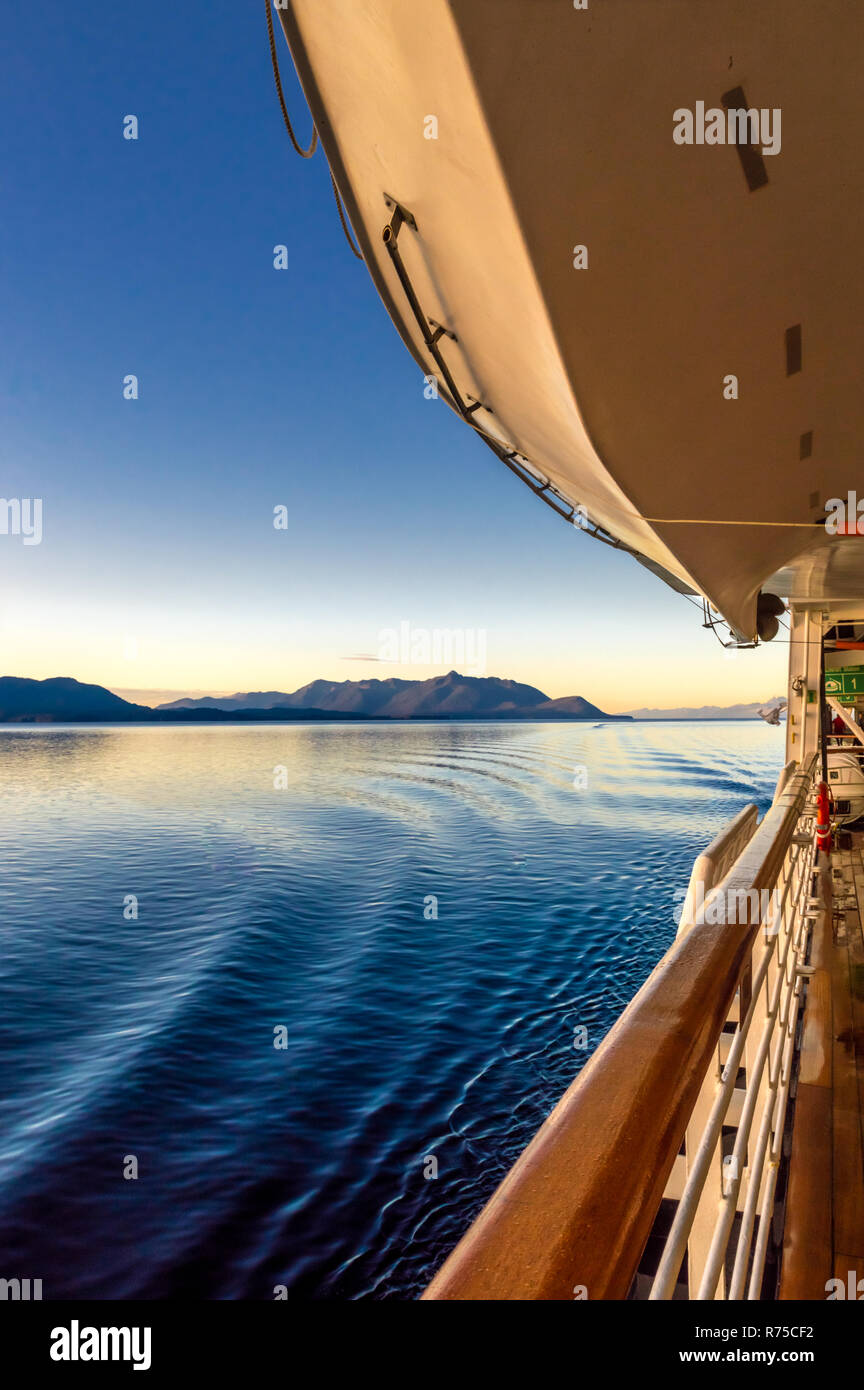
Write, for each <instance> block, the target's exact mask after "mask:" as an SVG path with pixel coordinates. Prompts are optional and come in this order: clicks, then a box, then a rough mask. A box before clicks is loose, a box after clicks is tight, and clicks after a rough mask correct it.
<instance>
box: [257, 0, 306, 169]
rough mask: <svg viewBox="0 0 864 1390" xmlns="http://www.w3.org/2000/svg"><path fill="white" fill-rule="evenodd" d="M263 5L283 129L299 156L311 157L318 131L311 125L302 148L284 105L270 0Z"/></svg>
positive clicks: (303, 157) (302, 157) (265, 0)
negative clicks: (283, 123) (308, 141)
mask: <svg viewBox="0 0 864 1390" xmlns="http://www.w3.org/2000/svg"><path fill="white" fill-rule="evenodd" d="M264 5H265V7H266V10H267V35H268V37H269V39H270V60H271V62H272V63H273V76H274V77H275V79H276V95H277V96H278V98H279V105H280V106H281V107H282V119H283V120H284V122H285V129H286V130H287V131H288V134H289V135H290V136H291V144H292V145H293V146H294V148H295V150H296V151H297V153H298V154H299V156H300V158H301V159H311V158H312V156H313V154H314V153H315V151H316V149H317V148H318V131H317V130H316V129H315V127H314V125H313V127H312V140H311V143H310V145H309V148H308V150H304V149H303V146H302V145H301V144H300V143H299V141H298V139H297V136H296V135H295V134H294V128H293V126H292V125H291V117H290V116H289V115H288V107H287V106H286V105H285V93H284V92H283V91H282V78H281V76H280V75H279V59H278V57H277V54H276V36H275V35H274V33H273V15H272V13H271V10H270V0H264Z"/></svg>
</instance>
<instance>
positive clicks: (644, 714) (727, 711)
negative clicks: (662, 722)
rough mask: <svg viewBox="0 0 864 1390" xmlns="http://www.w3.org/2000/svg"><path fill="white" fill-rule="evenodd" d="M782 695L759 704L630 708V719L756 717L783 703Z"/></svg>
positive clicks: (773, 696) (774, 696)
mask: <svg viewBox="0 0 864 1390" xmlns="http://www.w3.org/2000/svg"><path fill="white" fill-rule="evenodd" d="M785 700H786V697H785V696H784V695H772V696H771V699H770V700H764V701H763V702H762V703H761V704H760V703H759V701H758V700H756V701H754V702H752V703H751V704H749V705H700V706H699V707H698V708H690V707H687V706H682V707H681V708H680V709H631V710H628V711H627V712H628V714H629V715H630V718H631V719H758V717H759V711H760V709H764V710H769V709H774V708H775V706H777V705H782V704H785Z"/></svg>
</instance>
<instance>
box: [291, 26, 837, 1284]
mask: <svg viewBox="0 0 864 1390" xmlns="http://www.w3.org/2000/svg"><path fill="white" fill-rule="evenodd" d="M274 13H275V14H277V15H278V17H279V18H280V19H281V22H282V28H283V30H284V34H285V37H286V38H287V41H288V44H289V46H290V50H291V54H292V56H293V59H294V63H295V66H296V70H297V73H298V75H299V78H300V81H301V84H302V87H303V91H304V93H305V96H306V99H307V101H308V104H309V108H310V110H311V112H312V117H313V120H314V126H315V130H316V132H317V135H318V137H319V139H320V142H321V145H322V146H323V149H324V152H325V154H326V157H327V159H328V161H329V163H330V168H331V172H332V175H333V179H334V183H335V185H336V187H337V189H338V196H339V198H340V201H341V205H342V208H343V209H344V215H345V216H346V218H347V222H349V223H350V228H351V229H353V234H354V236H355V237H356V240H357V245H358V247H359V252H360V254H361V255H362V258H363V260H364V261H365V263H366V266H367V268H368V270H369V273H370V275H371V277H372V280H373V283H374V285H375V288H376V289H377V291H378V293H379V295H380V297H381V299H382V300H383V302H384V304H385V306H386V308H387V310H388V312H389V313H390V316H391V318H392V319H393V322H394V324H395V325H396V327H397V329H398V331H399V333H400V334H401V336H402V339H403V342H404V344H405V346H406V347H407V348H408V350H409V351H410V352H411V354H412V356H413V357H414V359H415V361H416V362H417V364H418V367H419V369H420V371H421V372H422V373H423V375H424V376H426V377H427V378H428V379H429V381H430V382H431V381H433V380H434V382H435V386H436V389H437V390H438V391H439V392H440V395H441V397H442V398H443V399H444V400H445V401H446V402H447V403H448V404H449V405H450V406H451V407H452V409H453V410H454V411H456V413H457V414H458V415H459V416H460V417H461V418H462V419H463V420H464V421H465V422H466V424H467V425H468V426H469V427H470V428H471V429H472V430H474V431H475V432H476V433H477V434H478V435H479V436H480V438H481V439H482V440H483V441H484V443H485V444H486V445H488V446H489V447H491V448H492V449H493V450H494V452H495V453H496V454H497V455H498V457H499V458H500V459H501V461H502V463H503V464H504V465H506V467H507V468H509V469H510V470H511V472H513V473H515V474H516V475H517V477H519V478H521V479H522V480H523V482H524V483H526V484H527V485H528V487H529V488H530V489H531V490H532V491H533V492H534V493H535V494H536V495H537V496H538V497H539V498H541V499H542V500H543V501H544V502H546V503H547V504H548V505H550V506H551V507H553V508H554V509H555V510H557V511H558V512H559V513H560V514H561V516H562V517H563V518H564V520H565V521H567V522H569V523H571V524H574V525H576V526H577V527H579V528H580V530H582V531H583V532H585V533H586V534H587V536H589V537H591V538H592V540H593V541H594V542H600V543H605V544H607V545H611V546H614V547H616V548H617V549H620V550H621V551H622V552H624V554H623V555H622V561H621V563H622V564H632V563H633V562H638V563H639V564H641V565H643V566H645V567H647V569H648V570H650V571H652V572H653V573H654V574H655V575H656V576H657V577H658V579H660V580H665V581H666V582H667V583H669V584H671V585H672V586H673V588H675V589H677V590H679V591H680V592H682V593H683V594H686V595H688V596H689V597H690V598H691V599H695V600H696V601H697V602H698V603H701V605H702V609H703V614H704V621H705V623H706V624H707V625H708V626H709V627H712V628H713V629H714V631H715V634H716V635H719V636H720V637H721V640H724V641H725V642H727V643H730V644H734V645H737V646H750V645H755V644H757V643H759V642H763V641H771V640H773V639H775V638H777V639H778V640H781V641H788V650H789V685H788V693H787V699H788V717H787V735H786V738H787V744H786V759H787V761H786V766H785V767H784V769H783V772H782V773H781V776H780V778H779V781H778V785H777V791H776V795H775V798H774V803H773V806H772V807H771V809H770V810H769V811H768V812H767V814H766V815H765V816H764V817H763V818H762V820H761V821H759V819H758V816H757V812H756V808H755V807H743V808H742V810H741V812H740V814H739V815H738V816H736V818H735V820H734V821H733V822H732V823H731V824H730V825H729V826H728V827H727V828H726V830H724V831H723V832H722V833H721V835H719V836H718V837H717V838H716V839H715V840H714V841H713V842H712V843H711V844H710V845H709V846H708V847H707V848H706V850H705V852H704V853H703V854H702V855H701V856H700V858H699V859H698V860H697V862H696V864H695V865H694V869H693V875H694V877H693V879H692V880H691V892H690V895H689V896H688V905H686V906H685V913H684V916H683V917H682V923H681V928H680V930H679V933H678V937H677V939H676V941H675V944H674V945H673V946H672V947H671V949H670V950H669V952H668V953H667V954H666V956H664V958H663V959H662V960H661V961H660V962H659V964H658V965H657V967H656V969H655V970H654V972H653V974H652V975H651V976H650V977H649V979H648V980H647V981H646V983H645V985H644V986H643V987H642V989H641V990H640V991H639V993H638V994H637V996H636V997H635V999H634V1000H633V1001H632V1002H631V1004H630V1005H629V1006H628V1008H627V1009H626V1010H625V1012H624V1014H623V1015H622V1016H621V1018H620V1019H619V1020H618V1022H617V1023H616V1025H615V1027H614V1028H613V1029H612V1031H611V1033H610V1034H609V1035H608V1036H607V1038H606V1039H605V1041H604V1042H603V1043H602V1044H601V1045H600V1047H599V1048H598V1049H597V1051H596V1052H595V1053H594V1055H593V1056H592V1058H591V1060H590V1061H589V1063H588V1064H587V1065H586V1066H585V1068H584V1069H583V1070H582V1072H581V1073H580V1075H579V1076H578V1078H577V1079H576V1081H575V1082H574V1083H573V1085H572V1086H571V1088H570V1089H569V1090H568V1091H567V1093H566V1094H565V1095H564V1096H563V1097H562V1099H561V1100H560V1102H559V1104H558V1105H557V1106H556V1108H555V1110H554V1111H553V1113H552V1114H551V1115H550V1117H549V1119H548V1120H547V1121H546V1123H545V1124H544V1126H543V1127H542V1129H541V1130H540V1131H539V1133H538V1134H537V1135H536V1137H535V1138H534V1139H533V1141H532V1142H531V1144H530V1145H529V1147H528V1148H527V1150H526V1151H525V1153H524V1154H523V1155H522V1157H521V1158H520V1159H519V1160H518V1161H517V1163H516V1164H515V1165H514V1167H513V1169H512V1170H511V1172H510V1173H509V1174H508V1176H507V1178H506V1179H505V1181H504V1183H503V1184H502V1186H501V1187H500V1188H499V1190H498V1192H497V1193H496V1194H495V1195H494V1196H493V1197H492V1199H491V1201H490V1202H489V1203H488V1205H487V1206H486V1208H485V1209H484V1211H483V1212H482V1213H481V1215H480V1216H479V1217H478V1219H477V1220H476V1221H475V1222H474V1224H473V1225H472V1226H471V1228H470V1230H468V1231H467V1232H466V1234H465V1236H464V1237H463V1239H462V1241H461V1242H460V1244H459V1245H458V1246H457V1248H456V1249H455V1251H453V1252H452V1254H451V1255H450V1256H449V1258H448V1259H447V1260H446V1262H445V1263H444V1265H443V1267H442V1268H441V1269H440V1270H439V1272H438V1273H437V1275H436V1276H435V1278H434V1280H433V1282H432V1284H431V1285H430V1287H429V1289H428V1290H427V1292H426V1294H425V1295H424V1297H425V1298H427V1299H499V1300H546V1299H549V1300H558V1299H573V1298H583V1297H587V1298H590V1299H598V1298H599V1299H615V1298H627V1297H631V1298H648V1299H671V1298H690V1299H701V1300H704V1299H712V1300H713V1299H730V1300H738V1299H772V1298H779V1299H781V1300H783V1299H795V1298H805V1299H819V1300H822V1299H825V1298H826V1297H829V1296H834V1294H832V1292H831V1288H832V1281H840V1282H841V1283H843V1286H844V1288H845V1287H846V1286H847V1285H849V1280H850V1279H851V1280H852V1281H853V1283H854V1281H855V1280H857V1279H859V1278H860V1279H864V1157H862V1127H861V1098H862V1095H864V985H862V980H864V937H862V911H864V857H862V842H864V836H862V834H861V833H860V832H859V831H858V830H856V829H855V825H856V821H857V820H858V818H859V817H860V816H861V814H862V812H864V773H862V760H864V729H862V727H861V724H859V715H860V713H861V711H862V709H864V534H860V533H859V530H858V522H859V518H860V520H861V532H864V516H861V513H864V496H862V500H861V503H860V504H859V502H858V498H857V491H856V488H857V487H858V486H859V485H860V483H861V478H862V472H861V468H860V463H859V458H860V447H861V446H860V441H861V440H862V438H864V387H862V380H861V370H862V365H861V364H862V362H864V277H862V275H861V269H860V261H861V236H860V229H861V225H862V211H864V140H862V134H864V87H862V83H861V73H860V55H861V53H862V52H864V6H859V5H856V4H850V3H848V0H823V3H821V4H820V5H819V7H818V10H816V9H814V6H813V5H812V4H811V3H809V0H764V3H763V4H761V5H758V6H755V5H753V3H752V0H717V3H714V4H711V5H693V4H690V3H687V2H686V0H584V3H579V2H578V0H577V3H573V0H284V3H279V4H277V5H276V8H275V10H274ZM277 38H278V33H277ZM298 114H299V113H298ZM301 119H302V117H301ZM340 210H341V209H340ZM478 448H479V444H478ZM584 543H589V542H588V541H587V540H586V541H585V542H584ZM628 557H629V558H628ZM702 640H713V637H711V636H710V634H704V636H703V638H702ZM697 889H698V891H697ZM697 902H698V907H697V909H696V910H693V905H694V903H697ZM843 1281H845V1282H843ZM849 1286H851V1285H849ZM862 1289H864V1284H862ZM837 1296H840V1295H839V1294H838V1295H837Z"/></svg>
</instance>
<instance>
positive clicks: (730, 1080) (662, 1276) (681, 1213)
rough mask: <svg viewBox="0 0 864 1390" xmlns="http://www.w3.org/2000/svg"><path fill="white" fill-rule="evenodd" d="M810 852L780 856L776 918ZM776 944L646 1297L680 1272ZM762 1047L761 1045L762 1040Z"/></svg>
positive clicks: (667, 1286)
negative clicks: (778, 896) (781, 859)
mask: <svg viewBox="0 0 864 1390" xmlns="http://www.w3.org/2000/svg"><path fill="white" fill-rule="evenodd" d="M802 819H803V817H802ZM810 857H811V847H810V846H808V847H807V850H806V851H804V850H803V849H802V847H801V846H800V845H791V846H790V849H789V852H788V854H787V856H786V858H784V861H783V864H782V865H781V866H780V870H779V872H778V879H779V880H780V881H781V882H783V874H784V869H786V870H787V873H786V877H785V882H784V886H783V892H782V895H781V900H780V904H779V906H778V908H777V910H776V914H775V917H776V916H779V918H780V920H781V921H782V920H783V918H784V916H785V911H786V906H787V902H788V899H789V895H790V890H792V885H793V881H794V870H795V869H796V868H800V867H801V861H802V860H804V861H809V859H810ZM809 872H810V870H809V862H808V867H807V869H806V871H805V872H802V873H801V874H800V878H799V880H798V883H797V884H796V885H795V888H794V892H793V894H792V896H793V902H792V907H791V912H790V923H789V926H788V927H785V928H784V930H783V936H784V939H785V949H784V952H783V959H782V962H781V961H780V960H779V951H778V966H779V967H780V970H779V975H778V991H777V998H776V1000H775V1004H774V1009H773V1011H772V1012H771V1013H770V1027H769V1028H768V1029H767V1046H768V1047H770V1040H771V1036H772V1034H773V1029H774V1023H775V1021H776V1018H777V1011H778V1006H779V992H780V989H781V987H782V980H783V977H784V975H785V966H786V961H787V958H788V957H789V953H790V946H791V944H792V941H793V926H792V923H794V922H795V921H796V916H797V909H798V906H799V901H800V898H801V895H802V892H803V890H804V885H805V884H806V883H807V881H808V878H809ZM775 943H779V930H778V934H777V935H774V936H772V937H771V939H770V942H769V943H768V945H767V947H766V950H765V953H764V955H763V958H762V960H761V962H760V964H759V969H758V971H757V974H756V977H755V978H754V980H753V991H752V996H751V1001H750V1007H749V1008H748V1010H747V1014H746V1016H745V1018H744V1019H743V1020H741V1021H740V1022H739V1025H738V1028H737V1030H736V1033H735V1037H734V1039H733V1042H732V1046H731V1047H730V1049H729V1056H728V1058H727V1061H726V1066H725V1067H724V1069H723V1071H722V1073H721V1083H720V1089H719V1092H718V1095H717V1097H716V1099H715V1102H714V1105H713V1106H712V1109H711V1113H710V1115H709V1117H708V1121H707V1123H706V1125H705V1129H704V1130H703V1133H702V1137H701V1139H700V1142H699V1147H698V1149H697V1152H696V1156H695V1158H694V1162H693V1166H692V1168H691V1170H690V1173H689V1175H688V1178H687V1182H686V1184H685V1188H684V1192H683V1193H682V1196H681V1200H680V1202H679V1204H678V1210H677V1212H676V1213H675V1218H674V1220H673V1223H672V1228H671V1229H670V1232H669V1235H668V1237H667V1240H666V1245H665V1247H664V1251H663V1255H662V1257H661V1260H660V1264H659V1266H658V1269H657V1273H656V1275H655V1278H654V1283H653V1285H652V1287H651V1292H650V1294H649V1299H650V1300H654V1301H657V1300H660V1299H664V1298H668V1297H669V1296H670V1294H671V1292H672V1290H673V1289H674V1286H675V1282H676V1280H677V1275H678V1271H679V1269H680V1267H681V1262H682V1260H683V1258H684V1250H685V1247H686V1244H687V1241H688V1239H689V1235H690V1230H691V1228H692V1225H693V1221H694V1219H695V1215H696V1211H697V1209H698V1204H699V1200H700V1199H701V1196H702V1193H703V1190H704V1187H705V1179H706V1177H707V1174H708V1170H709V1167H710V1163H711V1159H712V1156H713V1154H714V1151H715V1149H716V1145H717V1136H718V1134H719V1132H720V1130H721V1129H722V1123H723V1119H724V1117H725V1115H726V1111H727V1110H728V1108H729V1103H730V1100H731V1096H732V1091H733V1090H734V1084H735V1080H736V1077H737V1071H738V1063H739V1060H740V1057H741V1053H742V1052H743V1049H744V1044H745V1041H746V1039H747V1035H748V1032H749V1029H750V1024H751V1022H752V1018H753V1014H754V1012H755V1008H756V1002H757V999H758V995H759V992H760V990H761V988H762V985H763V983H765V979H766V976H767V972H768V969H769V966H770V963H771V960H772V959H773V956H774V946H775ZM718 1041H719V1040H718ZM760 1049H761V1044H760ZM757 1055H758V1054H757ZM764 1060H765V1057H764V1055H763V1059H762V1064H763V1067H764ZM769 1076H770V1071H769ZM759 1077H760V1078H761V1069H760V1070H759ZM748 1081H749V1078H748ZM757 1084H758V1083H757ZM749 1094H750V1090H749V1085H748V1096H749ZM746 1105H747V1102H746V1101H745V1110H746ZM753 1109H755V1102H754V1103H753V1105H752V1106H751V1114H750V1122H752V1110H753ZM743 1119H744V1116H743V1115H742V1123H743ZM748 1133H749V1125H748ZM739 1135H740V1129H739ZM737 1147H738V1146H737V1144H736V1149H737ZM739 1188H740V1183H739V1184H737V1185H736V1187H735V1189H734V1195H735V1197H736V1199H737V1194H738V1190H739ZM721 1215H722V1213H721ZM733 1216H734V1210H733ZM730 1225H731V1223H730ZM727 1243H728V1239H727ZM713 1248H714V1246H713V1243H712V1251H713ZM709 1258H710V1257H709ZM718 1276H719V1267H718V1271H717V1275H715V1278H714V1284H715V1285H716V1280H717V1277H718ZM703 1283H704V1278H703ZM700 1296H701V1294H700Z"/></svg>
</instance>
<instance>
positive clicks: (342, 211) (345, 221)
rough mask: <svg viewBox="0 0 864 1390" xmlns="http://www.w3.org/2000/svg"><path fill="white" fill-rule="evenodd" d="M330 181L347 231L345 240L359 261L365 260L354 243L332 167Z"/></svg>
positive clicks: (344, 229)
mask: <svg viewBox="0 0 864 1390" xmlns="http://www.w3.org/2000/svg"><path fill="white" fill-rule="evenodd" d="M328 167H329V166H328ZM330 182H331V183H332V185H333V196H334V198H335V199H336V206H337V208H338V209H339V221H340V222H341V223H342V230H343V232H344V233H345V240H346V241H347V243H348V245H349V246H350V247H351V251H352V253H353V254H354V255H355V256H356V257H357V259H358V261H362V260H363V252H362V251H358V250H357V247H356V246H355V245H354V241H353V239H352V236H351V232H350V229H349V227H348V218H347V217H346V215H345V209H344V208H343V206H342V194H341V193H340V192H339V189H338V187H337V186H336V180H335V179H334V177H333V170H332V169H330Z"/></svg>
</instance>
